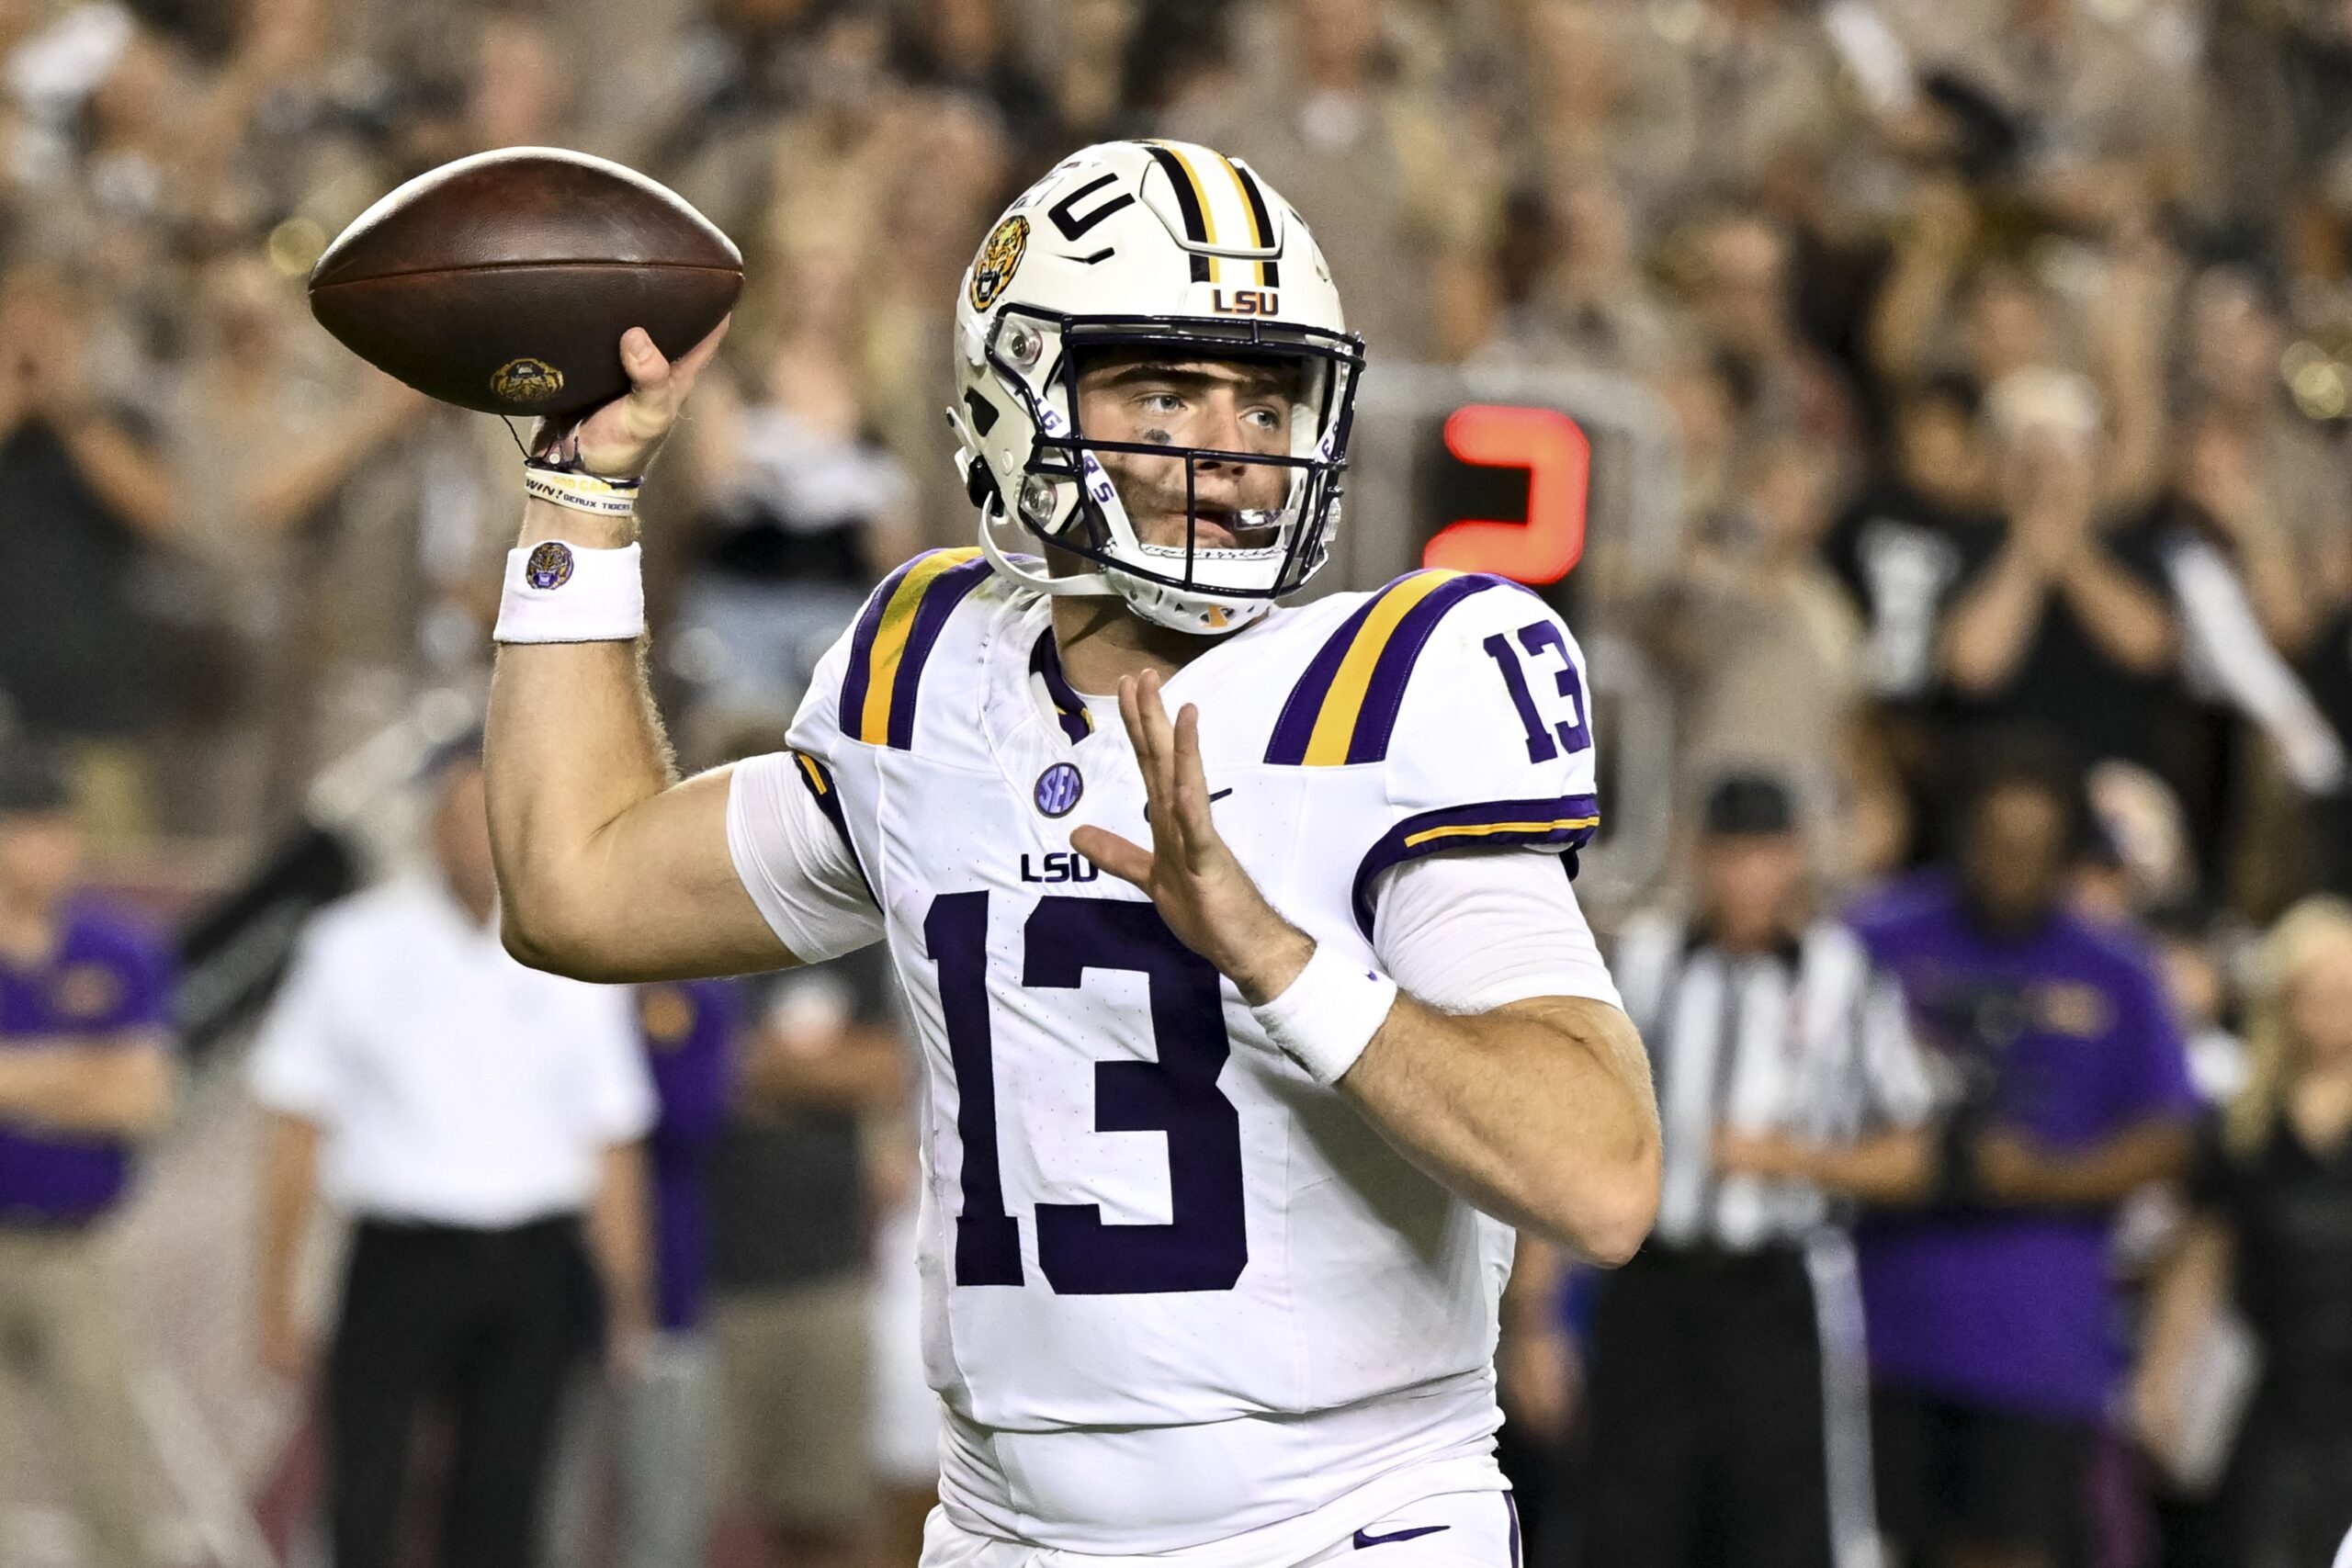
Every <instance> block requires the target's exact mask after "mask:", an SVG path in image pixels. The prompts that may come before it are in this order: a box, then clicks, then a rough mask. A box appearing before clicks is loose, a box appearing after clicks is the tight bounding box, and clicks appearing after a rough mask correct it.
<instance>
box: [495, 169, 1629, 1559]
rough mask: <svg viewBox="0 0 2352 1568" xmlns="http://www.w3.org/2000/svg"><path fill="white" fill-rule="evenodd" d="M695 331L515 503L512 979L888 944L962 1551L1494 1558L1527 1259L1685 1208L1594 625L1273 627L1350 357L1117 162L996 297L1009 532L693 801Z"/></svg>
mask: <svg viewBox="0 0 2352 1568" xmlns="http://www.w3.org/2000/svg"><path fill="white" fill-rule="evenodd" d="M716 343H717V337H716V334H714V337H713V338H712V340H710V341H708V342H706V343H704V344H700V345H698V346H697V347H696V348H695V349H694V350H693V351H692V352H691V353H689V354H687V355H684V356H683V357H682V358H681V359H680V360H679V361H678V362H677V363H676V364H674V365H672V364H669V363H667V362H666V361H665V360H664V359H663V358H662V355H660V354H659V353H658V352H657V351H656V350H655V349H654V348H653V346H652V344H651V343H650V340H649V339H648V338H647V337H646V336H645V335H644V334H643V333H641V332H636V331H632V332H631V333H628V336H627V337H625V338H624V339H623V340H622V344H621V355H622V358H623V361H624V363H625V365H626V367H627V368H628V372H629V375H630V378H631V381H632V383H633V387H634V389H633V390H632V391H631V392H630V393H629V394H628V396H627V397H626V398H624V399H621V400H617V401H616V402H614V403H611V404H608V405H606V406H605V407H603V408H601V409H599V410H597V411H595V412H594V413H593V414H592V415H591V416H589V417H588V418H587V419H586V420H585V421H584V423H579V424H578V425H576V426H575V427H573V428H570V429H567V430H562V431H553V430H549V431H543V432H542V435H541V442H540V445H539V449H538V456H537V457H536V458H534V459H533V461H532V462H531V464H530V465H528V467H527V469H526V489H527V491H528V492H529V496H530V499H529V501H528V502H527V503H526V512H525V519H524V525H523V536H522V542H521V545H520V547H518V548H517V549H516V550H515V553H514V555H513V557H512V558H511V559H510V563H509V569H508V579H507V587H506V595H505V602H504V606H503V610H502V614H501V620H500V627H499V633H498V636H499V639H500V641H501V642H502V644H503V649H502V651H501V654H500V658H499V663H498V671H497V676H496V682H495V685H494V687H493V691H492V713H491V719H490V734H489V746H488V754H489V769H490V784H491V807H492V815H493V818H494V822H495V834H496V841H497V849H498V863H499V873H500V877H501V886H502V887H503V896H504V922H505V931H506V937H507V942H508V943H509V945H510V946H511V947H513V948H514V950H515V952H516V953H519V954H520V955H522V956H523V957H525V958H526V960H527V961H529V962H531V963H534V964H539V965H541V966H544V967H548V968H552V969H556V970H559V971H560V972H562V973H565V974H569V975H573V976H583V977H589V978H594V979H599V980H610V981H619V980H645V979H654V978H660V977H668V976H686V975H708V974H715V973H722V972H727V971H735V970H759V969H768V968H773V967H775V966H776V965H779V964H792V963H795V962H814V961H817V960H820V959H825V958H829V957H831V956H833V955H835V954H838V953H843V952H846V951H848V950H850V949H852V948H855V947H858V946H860V945H863V944H865V943H868V942H888V944H889V951H890V954H891V958H892V960H893V963H894V964H895V966H896V969H897V972H898V976H899V980H900V981H901V982H902V984H903V986H904V987H905V991H906V995H907V998H908V1000H909V1004H910V1010H911V1012H912V1015H913V1019H914V1022H915V1027H916V1031H917V1032H918V1034H919V1035H920V1037H921V1042H922V1055H923V1058H924V1063H925V1067H926V1071H925V1073H924V1075H923V1089H922V1104H921V1107H920V1111H919V1117H920V1121H921V1124H922V1143H923V1156H924V1157H923V1183H922V1255H921V1267H922V1275H923V1280H924V1288H925V1327H924V1344H923V1351H924V1356H925V1360H926V1365H927V1370H928V1373H929V1377H930V1381H931V1382H932V1383H933V1386H934V1387H935V1388H936V1389H937V1390H938V1391H939V1393H940V1396H941V1399H942V1401H943V1403H944V1436H943V1438H942V1445H941V1446H942V1455H941V1459H942V1468H943V1475H942V1478H941V1484H940V1494H941V1504H940V1507H939V1509H938V1510H937V1512H935V1513H934V1514H933V1517H932V1520H931V1525H930V1529H929V1531H928V1534H927V1540H926V1544H925V1551H924V1560H925V1562H926V1563H927V1564H930V1565H931V1568H948V1565H956V1564H973V1565H976V1568H1000V1565H1004V1568H1009V1565H1011V1564H1013V1563H1016V1562H1018V1563H1026V1562H1030V1561H1032V1560H1034V1559H1035V1558H1036V1557H1037V1556H1038V1554H1039V1553H1041V1552H1044V1551H1073V1552H1082V1553H1085V1554H1088V1556H1089V1557H1091V1558H1112V1559H1115V1558H1124V1557H1134V1558H1143V1557H1150V1558H1155V1559H1163V1560H1165V1559H1173V1560H1176V1561H1180V1562H1198V1563H1201V1564H1204V1565H1215V1568H1226V1565H1228V1564H1229V1565H1232V1568H1243V1565H1256V1564H1265V1565H1269V1568H1274V1565H1282V1568H1287V1565H1291V1564H1298V1563H1306V1562H1317V1561H1321V1560H1323V1559H1325V1558H1328V1557H1330V1556H1333V1555H1336V1554H1339V1553H1352V1552H1354V1551H1360V1550H1364V1551H1372V1550H1376V1551H1379V1552H1380V1553H1382V1554H1383V1561H1384V1562H1385V1563H1387V1564H1388V1565H1389V1568H1410V1564H1411V1563H1412V1562H1439V1561H1444V1562H1464V1563H1469V1562H1477V1563H1482V1564H1486V1565H1487V1568H1510V1565H1512V1564H1513V1563H1515V1560H1516V1555H1517V1551H1518V1531H1517V1524H1516V1516H1515V1515H1514V1513H1513V1511H1512V1509H1511V1507H1510V1502H1509V1499H1508V1495H1507V1493H1506V1492H1505V1490H1504V1487H1505V1483H1504V1481H1503V1478H1502V1476H1501V1473H1500V1472H1499V1471H1498V1469H1497V1467H1496V1464H1495V1461H1494V1457H1493V1446H1494V1444H1493V1439H1494V1435H1495V1431H1496V1429H1497V1427H1498V1424H1499V1420H1500V1416H1499V1414H1498V1407H1497V1403H1496V1390H1495V1375H1494V1371H1493V1352H1494V1348H1495V1340H1496V1309H1497V1301H1498V1296H1499V1295H1500V1292H1501V1291H1502V1287H1503V1282H1504V1280H1505V1278H1506V1276H1507V1275H1508V1273H1509V1270H1510V1258H1511V1247H1512V1242H1513V1232H1512V1228H1511V1227H1513V1226H1519V1225H1525V1226H1531V1227H1532V1228H1533V1229H1535V1230H1536V1231H1538V1232H1540V1233H1541V1234H1543V1235H1545V1236H1548V1237H1551V1238H1553V1239H1555V1240H1557V1241H1559V1242H1562V1243H1564V1244H1566V1246H1568V1247H1571V1248H1573V1249H1575V1250H1576V1251H1577V1252H1578V1253H1581V1254H1582V1255H1584V1256H1586V1257H1588V1258H1595V1259H1598V1260H1600V1261H1601V1262H1604V1263H1606V1262H1614V1261H1619V1260H1622V1259H1623V1258H1626V1257H1628V1256H1629V1255H1630V1254H1631V1253H1632V1252H1633V1251H1634V1248H1635V1247H1637V1246H1638V1245H1639V1243H1640V1241H1641V1238H1642V1236H1643V1235H1644V1233H1645V1231H1646V1229H1647V1228H1648V1225H1649V1222H1650V1216H1651V1213H1652V1211H1653V1209H1654V1207H1655V1204H1656V1201H1657V1179H1658V1132H1657V1111H1656V1107H1655V1105H1654V1104H1653V1102H1652V1097H1651V1092H1650V1085H1649V1078H1648V1072H1647V1068H1646V1066H1645V1060H1644V1056H1643V1054H1642V1049H1641V1043H1640V1041H1639V1040H1638V1038H1637V1037H1636V1035H1635V1034H1634V1030H1633V1028H1632V1026H1631V1025H1630V1024H1629V1023H1628V1022H1627V1021H1626V1019H1625V1016H1624V1014H1623V1011H1622V1010H1620V1008H1619V1007H1618V1005H1617V996H1616V992H1615V989H1614V987H1612V986H1611V982H1610V979H1609V976H1608V972H1607V970H1606V969H1605V967H1604V966H1603V965H1602V964H1601V962H1600V958H1599V956H1598V954H1597V953H1596V952H1595V950H1594V946H1593V942H1592V939H1591V935H1590V933H1589V930H1588V928H1587V927H1586V924H1585V922H1584V919H1582V917H1581V916H1580V915H1579V913H1578V912H1577V905H1576V900H1575V898H1574V897H1573V895H1572V892H1571V889H1570V886H1569V879H1568V876H1566V875H1564V874H1562V867H1563V863H1564V862H1565V863H1566V868H1567V870H1568V871H1569V872H1570V873H1571V874H1572V873H1573V871H1574V869H1575V863H1576V854H1577V848H1578V846H1580V845H1582V844H1583V843H1584V842H1585V841H1586V840H1588V839H1589V837H1590V835H1591V833H1592V831H1593V828H1594V825H1595V823H1596V822H1597V820H1598V807H1597V806H1596V804H1595V799H1594V768H1593V739H1592V731H1591V715H1590V711H1589V707H1588V705H1587V700H1586V698H1587V690H1588V689H1587V686H1586V683H1585V675H1584V666H1583V662H1582V658H1581V655H1580V654H1579V653H1578V651H1577V644H1576V641H1575V639H1574V638H1573V637H1570V636H1569V634H1568V632H1567V629H1566V627H1565V626H1563V625H1562V624H1561V623H1560V621H1559V620H1558V618H1557V617H1556V616H1555V615H1554V614H1553V613H1552V611H1551V610H1550V609H1548V608H1547V607H1546V606H1545V605H1544V604H1543V602H1542V601H1540V600H1539V599H1537V598H1536V597H1535V596H1534V595H1532V594H1531V593H1529V592H1526V591H1525V590H1523V589H1521V588H1520V587H1518V586H1516V585H1515V584H1512V583H1510V582H1507V581H1502V580H1500V579H1497V578H1491V577H1485V576H1478V575H1464V574H1459V573H1453V572H1444V571H1421V572H1414V573H1411V574H1409V575H1408V576H1406V577H1403V578H1400V579H1398V580H1397V581H1394V582H1392V583H1390V584H1388V585H1387V586H1386V587H1385V588H1382V589H1379V590H1377V591H1376V592H1370V593H1341V594H1334V595H1331V596H1329V597H1325V598H1322V599H1319V600H1317V601H1316V602H1314V603H1312V604H1303V605H1298V606H1295V607H1284V606H1283V605H1281V604H1280V603H1279V602H1280V601H1282V600H1283V598H1285V597H1286V596H1288V595H1290V594H1292V593H1294V592H1295V591H1297V590H1298V589H1300V588H1302V587H1304V586H1305V585H1306V582H1307V581H1308V580H1309V579H1310V578H1311V577H1312V576H1313V575H1314V573H1315V571H1316V570H1317V568H1318V567H1319V566H1321V565H1322V564H1323V562H1324V560H1325V558H1326V557H1327V556H1328V554H1329V548H1330V543H1331V536H1332V532H1333V530H1334V529H1335V528H1336V527H1337V526H1338V525H1339V517H1340V479H1341V477H1342V474H1343V472H1344V469H1345V467H1346V463H1347V455H1348V434H1349V421H1350V413H1351V409H1352V406H1353V401H1354V398H1355V392H1356V385H1357V378H1358V376H1359V374H1360V373H1361V371H1362V368H1363V352H1362V346H1361V344H1360V342H1359V340H1358V339H1356V338H1355V337H1353V336H1352V335H1351V334H1350V333H1348V332H1347V330H1346V328H1345V326H1344V325H1343V323H1342V321H1341V317H1340V301H1339V297H1338V295H1337V293H1336V291H1335V290H1334V289H1333V288H1332V285H1331V281H1330V274H1329V268H1328V267H1327V265H1326V264H1325V262H1324V259H1323V256H1322V254H1321V253H1320V252H1319V251H1318V250H1317V247H1316V244H1315V241H1314V239H1313V237H1312V236H1311V235H1309V233H1308V232H1307V231H1306V225H1305V224H1304V223H1303V222H1301V221H1300V220H1299V217H1298V214H1297V213H1296V212H1295V210H1293V209H1292V208H1291V207H1290V206H1289V204H1288V203H1286V202H1285V201H1283V199H1282V197H1280V196H1278V195H1277V194H1276V193H1275V192H1274V191H1272V189H1270V188H1268V186H1266V184H1265V183H1264V182H1263V181H1262V180H1261V179H1259V178H1258V177H1257V176H1256V175H1254V174H1253V173H1252V172H1251V171H1250V168H1249V167H1248V166H1247V165H1246V164H1241V163H1239V162H1238V161H1235V160H1232V159H1228V158H1226V157H1224V156H1222V155H1220V154H1219V153H1217V152H1214V151H1212V150H1210V149H1208V148H1205V147H1199V146H1192V145H1187V144H1184V143H1180V142H1153V141H1125V142H1114V143H1109V144H1105V145H1103V146H1098V147H1091V148H1088V149H1086V150H1085V151H1083V152H1078V153H1076V154H1074V155H1072V156H1071V157H1069V158H1068V159H1066V160H1065V161H1064V162H1062V163H1061V164H1059V165H1058V166H1057V167H1056V168H1055V169H1053V170H1052V171H1051V172H1050V173H1049V174H1047V175H1046V176H1045V177H1044V178H1043V179H1041V180H1040V181H1039V182H1038V183H1037V184H1036V185H1035V186H1034V187H1032V188H1031V189H1030V190H1029V191H1027V192H1026V193H1025V194H1023V196H1022V197H1020V198H1019V199H1018V200H1017V201H1015V202H1014V203H1013V204H1012V207H1011V209H1009V210H1008V211H1007V212H1006V213H1005V215H1004V217H1003V219H1002V220H1001V221H1000V222H999V223H998V224H997V226H996V228H995V229H994V230H993V231H992V232H991V233H990V234H989V237H988V240H987V242H986V243H985V244H984V245H983V246H982V248H981V250H980V252H979V254H978V257H977V258H976V260H975V261H974V263H973V265H972V268H971V270H970V271H969V272H968V273H967V275H966V276H965V278H964V280H963V285H962V292H961V297H960V298H959V299H958V300H957V303H956V326H955V338H954V343H953V345H952V350H953V353H954V355H955V364H956V380H957V393H958V396H957V400H956V407H955V408H954V409H953V410H952V411H950V418H951V419H952V421H953V422H954V423H955V426H956V431H957V433H958V434H959V435H960V437H961V439H962V442H963V450H962V452H961V454H960V455H959V462H960V463H961V464H962V465H963V471H964V477H965V478H966V480H967V483H968V485H969V488H970V491H971V494H972V497H973V499H974V501H975V502H977V503H978V507H979V509H980V524H979V536H978V544H977V546H976V547H972V548H967V549H950V550H938V551H933V552H932V553H931V554H928V555H924V556H921V557H918V558H916V559H914V560H912V561H910V562H909V563H908V564H907V565H906V566H904V567H902V568H900V569H899V570H898V571H897V572H895V573H893V574H892V575H891V576H890V577H889V578H888V580H887V581H884V582H883V583H882V585H881V586H880V587H879V588H877V589H876V591H875V592H874V595H873V597H872V598H871V599H870V600H869V601H868V602H867V604H866V605H865V612H864V614H863V615H860V616H859V617H858V619H857V621H856V623H855V624H854V626H852V627H851V628H850V629H849V631H848V632H847V633H846V634H845V635H843V636H842V638H841V639H840V641H839V642H838V643H837V644H836V645H835V646H834V647H833V649H832V650H831V653H830V654H828V655H827V656H826V658H825V659H824V660H822V662H821V663H820V665H819V667H818V670H817V672H816V676H815V679H814V682H813V683H812V685H811V687H810V689H809V694H808V696H807V699H806V701H805V702H804V703H803V704H802V705H801V707H800V710H799V714H798V716H797V718H796V719H795V721H794V723H793V725H792V728H791V730H790V733H789V737H788V743H789V746H790V750H787V751H785V752H780V753H777V754H775V755H772V756H767V757H763V758H759V759H756V760H753V761H750V762H747V763H742V764H739V765H737V766H735V767H734V768H732V769H730V770H726V771H722V772H718V773H706V774H703V775H701V776H699V777H696V778H694V779H691V780H687V781H685V782H684V783H678V782H675V781H674V780H673V776H672V773H671V771H670V761H669V753H668V750H667V749H666V747H665V745H664V743H663V739H662V729H661V727H660V723H659V720H658V718H657V716H656V715H655V713H654V711H653V709H652V707H651V705H650V702H649V701H648V699H647V696H646V687H645V681H644V672H643V659H642V651H641V649H640V648H639V634H640V632H641V631H642V629H643V620H644V615H643V603H642V597H641V593H640V592H639V587H638V575H637V558H636V547H635V546H634V545H633V544H631V543H630V541H631V538H632V537H633V521H632V518H631V515H630V507H631V502H632V498H633V494H634V486H635V483H636V479H637V476H639V474H641V473H642V472H643V471H644V469H645V468H646V466H647V464H648V463H649V462H650V460H651V458H652V457H653V454H654V451H655V448H656V447H657V446H659V445H660V443H661V440H662V436H663V434H665V432H666V431H667V430H668V428H669V426H670V424H671V423H672V422H673V420H674V419H675V418H676V416H677V412H678V408H679V405H680V403H681V401H682V400H684V397H685V394H686V392H687V389H689V388H690V387H691V385H692V383H693V380H694V378H695V374H696V373H697V372H698V371H699V370H700V369H701V368H702V367H703V365H704V364H705V363H706V362H707V360H708V358H709V356H710V354H711V352H712V350H713V348H714V347H715V346H716ZM1024 537H1025V541H1026V542H1028V543H1029V544H1030V546H1031V547H1032V549H1034V550H1035V551H1036V552H1037V553H1034V554H1023V553H1016V552H1015V551H1014V550H1013V549H1012V547H1011V544H1012V542H1013V541H1016V540H1022V539H1023V538H1024ZM1171 706H1173V707H1174V709H1175V712H1174V716H1173V717H1171V716H1170V707H1171Z"/></svg>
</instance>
